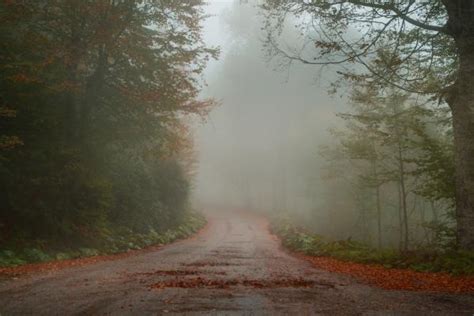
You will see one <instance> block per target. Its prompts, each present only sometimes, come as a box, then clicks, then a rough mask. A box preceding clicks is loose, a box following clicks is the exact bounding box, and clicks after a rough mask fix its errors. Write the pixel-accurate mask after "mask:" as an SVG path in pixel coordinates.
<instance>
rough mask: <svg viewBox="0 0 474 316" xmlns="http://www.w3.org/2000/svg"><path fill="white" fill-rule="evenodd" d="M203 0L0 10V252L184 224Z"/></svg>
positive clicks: (202, 51) (205, 104) (197, 106)
mask: <svg viewBox="0 0 474 316" xmlns="http://www.w3.org/2000/svg"><path fill="white" fill-rule="evenodd" d="M201 5H202V1H198V0H195V1H185V2H182V1H172V0H169V1H146V2H143V1H82V0H73V1H55V0H51V1H37V0H31V1H28V0H27V1H3V2H1V4H0V19H1V21H2V22H1V24H0V36H1V41H0V201H1V202H0V245H2V248H4V249H5V247H7V246H6V245H10V246H11V245H12V244H14V245H16V246H18V247H20V246H21V243H22V242H28V241H32V240H34V241H35V242H36V243H37V244H39V245H41V244H47V245H56V246H58V247H64V246H65V247H77V246H80V245H84V244H86V245H96V244H100V243H101V242H103V241H106V240H107V238H110V236H113V235H114V234H117V232H119V231H120V230H124V229H125V230H127V231H128V232H129V231H133V232H136V233H142V234H146V233H148V232H150V231H155V232H163V231H166V230H167V229H169V228H173V227H177V226H178V225H180V224H181V223H182V222H183V218H185V217H186V210H187V209H188V195H189V191H190V176H191V174H192V172H193V159H194V156H193V150H192V141H191V138H190V137H189V133H188V131H187V128H186V124H185V117H186V116H187V115H190V114H195V115H198V116H204V115H206V113H207V111H208V110H209V109H210V107H212V106H213V101H212V100H205V101H198V100H197V99H196V98H197V94H198V93H199V89H200V73H201V71H202V70H203V68H204V67H205V64H206V62H207V61H208V60H209V58H214V57H216V56H217V53H218V52H217V51H216V50H215V49H209V48H207V47H205V46H204V45H203V43H202V41H201V27H200V20H201V19H202V18H203V13H202V11H201Z"/></svg>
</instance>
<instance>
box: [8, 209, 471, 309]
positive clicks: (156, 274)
mask: <svg viewBox="0 0 474 316" xmlns="http://www.w3.org/2000/svg"><path fill="white" fill-rule="evenodd" d="M391 312H396V313H395V314H398V313H401V314H404V315H406V314H425V315H426V314H436V315H438V314H440V315H452V314H455V315H457V314H467V315H472V313H473V312H474V297H473V296H468V295H463V296H460V295H447V294H429V293H415V292H402V291H386V290H381V289H378V288H374V287H370V286H367V285H363V284H360V283H358V282H356V281H354V280H353V279H351V278H349V277H345V276H340V275H337V274H333V273H329V272H326V271H323V270H319V269H316V268H314V267H313V266H312V265H311V264H310V263H309V262H306V261H304V260H301V259H298V258H296V257H293V256H292V255H291V254H288V253H286V252H285V251H283V250H282V249H281V248H280V246H279V243H278V240H277V239H276V238H275V237H274V236H272V235H271V234H270V233H269V232H268V228H267V224H266V222H265V220H264V219H262V218H260V217H256V216H253V215H248V214H231V213H228V214H227V213H226V214H221V215H209V225H208V227H207V229H205V230H204V231H203V232H201V233H200V234H199V235H197V236H196V237H194V238H191V239H188V240H183V241H180V242H177V243H175V244H172V245H169V246H166V247H164V248H163V249H160V250H157V251H150V252H144V253H139V254H137V255H134V256H130V257H127V258H120V259H117V260H112V261H105V262H99V263H96V264H91V265H86V266H82V267H72V268H66V269H63V270H60V271H52V272H42V273H36V274H32V275H27V276H22V277H20V278H18V279H8V278H7V279H5V278H3V279H1V280H0V314H1V315H2V316H4V315H29V314H32V315H68V314H86V315H104V314H105V315H107V314H111V315H116V314H126V315H127V314H130V315H132V314H133V315H146V314H155V315H156V314H175V313H177V314H187V315H188V314H191V315H192V314H206V315H208V314H219V315H220V314H224V315H229V314H230V315H232V314H239V315H241V314H245V315H254V314H255V315H262V314H264V315H276V314H288V313H292V314H295V315H313V314H325V315H326V314H328V315H356V314H369V315H371V314H386V313H390V314H392V313H391Z"/></svg>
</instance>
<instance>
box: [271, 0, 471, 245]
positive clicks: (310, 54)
mask: <svg viewBox="0 0 474 316" xmlns="http://www.w3.org/2000/svg"><path fill="white" fill-rule="evenodd" d="M264 7H265V8H266V9H267V10H268V17H269V19H268V24H267V28H268V30H269V31H270V32H269V37H268V43H269V49H270V50H271V53H272V54H276V55H280V56H283V57H285V59H287V60H289V61H294V60H297V61H300V62H303V63H305V64H318V65H321V64H324V65H327V64H330V65H339V66H341V67H342V69H341V70H340V72H339V73H340V74H341V75H342V77H343V78H345V79H349V80H365V81H366V82H370V83H372V84H374V85H377V84H379V83H382V84H384V85H386V84H390V85H393V86H395V87H398V88H400V89H403V90H406V91H409V92H415V93H421V94H423V95H427V96H428V95H431V96H434V97H437V98H441V99H442V100H445V101H446V102H447V103H448V104H449V107H450V109H451V113H452V117H453V131H454V144H455V151H454V152H455V166H456V218H457V227H458V228H457V229H458V237H459V242H460V246H461V247H462V248H464V249H471V250H473V249H474V159H473V158H472V157H474V142H473V141H472V140H473V139H474V91H473V89H472V86H473V84H474V58H473V57H474V36H473V35H474V2H472V1H470V0H435V1H423V2H417V1H413V0H402V1H380V2H376V1H359V0H347V1H280V0H267V1H266V4H265V6H264ZM289 13H290V14H289ZM291 13H292V14H294V15H296V16H298V17H300V19H299V21H302V22H301V27H302V28H305V30H306V29H308V28H309V29H310V30H311V31H310V38H309V41H310V42H312V43H313V45H312V47H314V48H315V49H314V50H312V51H308V49H307V48H304V49H303V48H302V49H295V50H292V51H289V50H286V49H283V48H281V47H280V46H279V45H278V43H277V40H276V37H277V36H278V31H281V30H282V28H283V27H284V25H285V21H286V18H287V17H289V16H291ZM275 21H276V22H275ZM275 23H276V26H275ZM275 30H277V31H275ZM304 47H308V46H307V45H305V46H304ZM355 64H362V65H363V66H364V67H363V68H361V67H358V66H355ZM351 65H354V66H351ZM362 69H363V70H362Z"/></svg>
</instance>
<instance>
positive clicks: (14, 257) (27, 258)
mask: <svg viewBox="0 0 474 316" xmlns="http://www.w3.org/2000/svg"><path fill="white" fill-rule="evenodd" d="M205 224H206V219H205V218H204V216H202V215H200V214H198V213H195V212H189V213H188V214H186V217H185V218H184V220H183V222H182V224H181V225H179V226H178V227H176V228H174V229H169V230H167V231H165V232H162V233H158V232H156V231H155V230H150V231H149V232H148V233H146V234H143V233H142V234H140V233H135V232H133V231H131V230H129V229H126V228H116V229H115V230H111V231H110V233H109V234H108V235H107V237H106V238H105V239H104V240H101V241H100V242H98V243H96V244H95V245H97V244H100V245H101V246H100V247H97V246H93V245H91V246H88V245H83V246H82V247H78V248H74V249H70V248H64V249H57V247H56V248H55V249H52V248H50V247H48V243H47V242H44V241H25V240H21V241H20V242H18V244H21V245H23V246H22V247H21V248H19V247H12V246H10V247H4V248H2V249H0V267H13V266H18V265H22V264H26V263H35V262H47V261H53V260H65V259H75V258H84V257H91V256H97V255H107V254H115V253H121V252H126V251H129V250H134V249H142V248H145V247H148V246H151V245H164V244H168V243H171V242H173V241H175V240H178V239H182V238H186V237H188V236H191V235H193V234H194V233H196V232H197V231H199V229H201V228H202V227H203V226H204V225H205Z"/></svg>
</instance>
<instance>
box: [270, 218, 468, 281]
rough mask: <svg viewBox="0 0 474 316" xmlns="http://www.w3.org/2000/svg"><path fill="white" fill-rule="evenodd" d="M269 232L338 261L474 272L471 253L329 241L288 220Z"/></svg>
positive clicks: (276, 222)
mask: <svg viewBox="0 0 474 316" xmlns="http://www.w3.org/2000/svg"><path fill="white" fill-rule="evenodd" d="M271 230H272V232H273V233H274V234H275V235H277V236H278V237H279V238H280V239H281V241H282V243H283V245H284V246H285V247H288V248H289V249H292V250H295V251H298V252H302V253H304V254H307V255H310V256H325V257H332V258H335V259H338V260H342V261H350V262H357V263H365V264H381V265H383V266H384V267H386V268H404V269H412V270H415V271H423V272H448V273H451V274H453V275H474V252H468V251H460V250H453V249H447V250H430V249H418V250H413V251H409V252H406V253H402V252H399V251H396V250H392V249H382V250H378V249H374V248H372V247H369V246H367V245H364V244H362V243H359V242H355V241H352V240H338V241H330V240H327V239H326V238H324V237H323V236H320V235H316V234H312V233H310V232H308V231H307V230H305V229H304V228H301V227H296V226H294V225H293V224H292V223H290V222H289V221H288V220H281V219H279V220H273V221H272V223H271Z"/></svg>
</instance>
